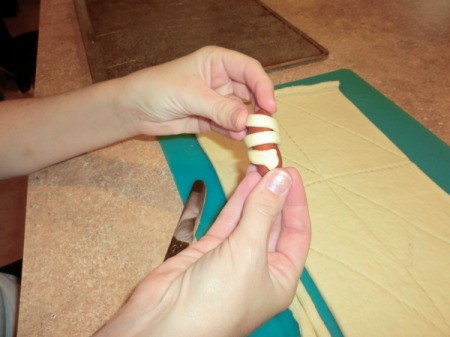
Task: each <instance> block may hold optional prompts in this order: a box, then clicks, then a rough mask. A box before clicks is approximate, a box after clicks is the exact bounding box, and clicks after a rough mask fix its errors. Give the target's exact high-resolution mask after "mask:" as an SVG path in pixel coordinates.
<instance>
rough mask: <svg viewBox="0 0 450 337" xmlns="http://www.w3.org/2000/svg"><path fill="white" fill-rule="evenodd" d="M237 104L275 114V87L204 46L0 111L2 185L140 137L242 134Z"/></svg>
mask: <svg viewBox="0 0 450 337" xmlns="http://www.w3.org/2000/svg"><path fill="white" fill-rule="evenodd" d="M242 100H246V101H250V102H252V103H253V104H254V105H255V106H257V107H263V108H264V109H266V110H268V111H272V112H275V110H276V106H275V98H274V93H273V85H272V82H271V81H270V79H269V77H268V76H267V74H266V73H265V72H264V71H263V69H262V67H261V65H260V64H259V63H258V62H257V61H256V60H254V59H252V58H249V57H247V56H245V55H243V54H240V53H237V52H233V51H229V50H225V49H222V48H217V47H205V48H203V49H200V50H199V51H197V52H194V53H193V54H190V55H187V56H185V57H183V58H180V59H177V60H175V61H173V62H169V63H166V64H163V65H160V66H156V67H152V68H147V69H144V70H141V71H138V72H136V73H133V74H131V75H129V76H126V77H122V78H119V79H115V80H111V81H107V82H103V83H99V84H95V85H92V86H89V87H86V88H82V89H79V90H76V91H72V92H68V93H65V94H62V95H56V96H51V97H43V98H34V99H23V100H16V101H6V102H2V103H1V104H0V158H2V160H1V161H0V179H1V178H8V177H12V176H17V175H23V174H29V173H31V172H33V171H36V170H39V169H41V168H44V167H47V166H49V165H52V164H55V163H58V162H60V161H63V160H66V159H68V158H71V157H74V156H77V155H79V154H82V153H85V152H88V151H91V150H94V149H98V148H101V147H104V146H107V145H110V144H112V143H114V142H117V141H121V140H124V139H127V138H130V137H134V136H137V135H140V134H147V135H171V134H179V133H199V132H203V131H206V130H210V129H212V130H215V131H217V132H220V133H222V134H225V135H228V136H230V137H232V138H234V139H242V137H244V135H245V120H246V118H247V114H248V111H247V108H246V106H245V104H244V103H243V102H242Z"/></svg>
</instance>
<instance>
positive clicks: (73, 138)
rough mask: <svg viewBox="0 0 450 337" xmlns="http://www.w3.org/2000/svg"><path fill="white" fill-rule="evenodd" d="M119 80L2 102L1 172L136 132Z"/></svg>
mask: <svg viewBox="0 0 450 337" xmlns="http://www.w3.org/2000/svg"><path fill="white" fill-rule="evenodd" d="M118 85H119V82H118V81H109V82H104V83H100V84H96V85H93V86H90V87H86V88H83V89H79V90H76V91H72V92H69V93H66V94H61V95H57V96H51V97H44V98H37V99H24V100H19V101H6V102H2V103H1V104H0V159H1V160H0V178H7V177H11V176H17V175H22V174H28V173H31V172H33V171H35V170H38V169H41V168H43V167H46V166H49V165H52V164H55V163H58V162H60V161H63V160H66V159H68V158H71V157H74V156H77V155H79V154H82V153H85V152H88V151H91V150H94V149H97V148H100V147H103V146H106V145H109V144H112V143H114V142H116V141H119V140H122V139H125V138H129V137H132V136H134V135H135V131H134V130H135V128H134V127H133V125H132V124H133V123H132V120H131V116H130V115H128V114H127V113H125V112H124V111H121V110H120V107H118V106H117V103H116V98H117V96H118V91H119V89H120V88H118Z"/></svg>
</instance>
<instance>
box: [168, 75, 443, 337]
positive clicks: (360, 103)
mask: <svg viewBox="0 0 450 337" xmlns="http://www.w3.org/2000/svg"><path fill="white" fill-rule="evenodd" d="M326 81H339V82H340V90H341V92H342V93H343V94H344V95H345V96H346V97H347V98H348V99H349V100H350V101H352V102H353V104H354V105H355V106H357V107H358V109H359V110H360V111H362V112H363V113H364V114H365V115H366V117H367V118H368V119H369V120H370V121H372V123H373V124H375V125H376V126H377V127H378V128H379V129H380V130H381V131H382V132H383V133H384V134H385V135H386V136H387V137H389V138H390V139H391V141H392V142H393V143H394V144H395V145H396V146H397V147H398V148H400V150H402V151H403V153H405V155H407V156H408V157H409V159H410V160H411V161H412V162H414V163H415V164H416V165H417V166H418V167H419V168H420V169H421V170H422V171H423V172H424V173H425V174H427V175H428V176H429V177H430V178H431V179H432V180H433V181H434V182H435V183H437V184H438V185H440V186H441V187H442V189H444V190H445V191H446V192H447V193H450V174H449V172H450V147H449V146H448V145H447V144H445V143H444V142H443V141H442V140H440V139H439V138H438V137H436V136H435V135H434V134H432V133H431V132H430V131H429V130H427V129H426V128H425V127H423V126H422V125H421V124H420V123H418V122H417V121H416V120H415V119H413V118H412V117H411V116H409V115H408V114H407V113H406V112H405V111H403V110H402V109H401V108H400V107H398V106H397V105H395V104H394V103H393V102H392V101H390V100H389V99H387V98H386V97H385V96H383V95H382V94H381V93H380V92H378V91H377V90H376V89H375V88H373V87H372V86H371V85H370V84H368V83H367V82H366V81H364V80H363V79H362V78H361V77H359V76H358V75H357V74H355V73H354V72H352V71H350V70H346V69H341V70H337V71H334V72H330V73H326V74H322V75H318V76H315V77H311V78H307V79H303V80H299V81H295V82H290V83H285V84H282V85H279V86H277V87H276V89H280V88H284V87H288V86H297V85H308V84H316V83H320V82H326ZM159 141H160V144H161V147H162V149H163V152H164V154H165V156H166V159H167V162H168V164H169V166H170V169H171V171H172V174H173V176H174V180H175V183H176V185H177V188H178V191H179V193H180V196H181V199H182V200H183V203H184V202H185V201H186V198H187V195H188V193H189V191H190V188H191V186H192V184H193V182H194V181H195V180H197V179H202V180H203V181H205V183H206V186H207V198H206V202H205V208H204V211H203V216H202V219H201V222H200V225H199V230H198V233H197V236H198V237H201V236H203V235H204V234H205V233H206V231H207V230H208V228H209V226H210V225H211V224H212V223H213V222H214V219H215V217H216V216H217V214H218V213H219V211H220V210H221V209H222V207H223V205H224V204H225V202H226V198H225V194H224V192H223V190H222V187H221V185H220V182H219V179H218V177H217V175H216V172H215V170H214V168H213V166H212V164H211V163H210V161H209V159H208V157H207V156H206V154H205V153H204V152H203V149H202V148H201V147H200V145H199V143H198V141H197V138H196V137H195V135H180V136H170V137H160V138H159ZM301 282H302V283H303V284H304V286H305V288H306V290H307V291H308V293H309V295H310V296H311V298H312V299H313V301H314V304H315V305H316V307H317V310H318V312H319V314H320V316H321V318H322V319H323V321H324V323H325V325H326V327H327V328H328V330H329V332H330V334H331V336H333V337H339V336H342V332H341V330H340V329H339V326H338V324H337V322H336V320H335V319H334V317H333V315H332V313H331V311H330V310H329V308H328V306H327V304H326V299H324V298H323V297H322V295H321V294H320V291H319V289H317V287H316V286H315V284H314V282H313V280H312V279H311V277H310V275H309V274H308V271H307V270H304V272H303V274H302V276H301ZM251 336H252V337H294V336H299V332H298V325H297V323H296V321H295V320H294V318H293V316H292V314H291V313H290V312H289V310H286V311H284V312H282V313H281V314H279V315H277V316H275V317H274V318H272V319H271V320H270V321H268V322H266V323H265V324H264V325H262V326H261V327H260V328H258V329H257V330H256V331H255V332H254V333H253V334H252V335H251Z"/></svg>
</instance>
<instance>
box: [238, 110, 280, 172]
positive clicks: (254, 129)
mask: <svg viewBox="0 0 450 337" xmlns="http://www.w3.org/2000/svg"><path fill="white" fill-rule="evenodd" d="M255 114H256V115H263V116H268V117H269V118H266V117H262V118H259V117H256V116H255V117H252V115H255ZM255 114H252V115H250V116H249V118H248V120H247V136H246V137H245V143H246V145H247V147H248V148H249V159H250V161H251V162H252V163H253V164H255V165H256V169H257V171H258V172H259V174H260V175H261V176H264V175H265V174H266V173H267V172H269V171H270V170H271V169H273V168H275V167H282V164H283V163H282V157H281V153H280V149H279V148H278V144H279V142H280V140H279V135H278V126H277V124H276V121H275V119H274V118H273V117H272V115H271V114H270V113H269V112H267V111H265V110H259V111H257V112H256V113H255ZM260 119H261V120H260ZM255 134H259V135H258V136H251V135H255ZM269 150H272V151H269ZM273 150H274V151H273ZM256 151H259V152H261V153H259V152H256ZM263 152H264V154H263ZM275 155H276V158H277V159H278V160H276V159H275ZM253 157H257V158H259V159H258V160H256V162H255V161H254V160H253V159H254V158H253ZM263 157H270V158H271V159H270V160H267V161H266V160H263ZM269 162H270V163H269Z"/></svg>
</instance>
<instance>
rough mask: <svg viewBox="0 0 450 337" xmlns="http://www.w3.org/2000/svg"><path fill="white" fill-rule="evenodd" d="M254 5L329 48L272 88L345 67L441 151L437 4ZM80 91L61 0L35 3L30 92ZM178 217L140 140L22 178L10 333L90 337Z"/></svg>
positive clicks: (80, 70) (443, 107)
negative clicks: (19, 267) (21, 239)
mask: <svg viewBox="0 0 450 337" xmlns="http://www.w3.org/2000/svg"><path fill="white" fill-rule="evenodd" d="M265 2H266V3H267V4H269V5H270V6H271V7H272V8H273V9H274V10H275V11H277V12H278V13H279V14H281V15H282V16H284V17H285V18H287V19H288V20H289V21H291V22H292V23H293V24H294V25H296V26H298V27H299V28H300V29H302V30H303V31H305V32H306V33H307V34H309V35H311V36H312V37H313V38H314V39H316V40H318V41H319V42H320V43H321V44H323V45H324V46H325V47H326V48H327V49H329V51H330V56H329V58H328V59H327V60H325V61H322V62H319V63H313V64H310V65H306V66H301V67H296V68H291V69H286V70H284V71H279V72H274V73H272V74H271V76H272V78H273V80H274V83H275V84H278V83H283V82H287V81H292V80H296V79H300V78H304V77H309V76H313V75H317V74H320V73H324V72H328V71H332V70H336V69H340V68H349V69H352V70H354V71H356V72H357V73H358V74H360V75H361V76H362V77H363V78H365V79H366V80H367V81H368V82H369V83H371V84H372V85H374V86H375V87H376V88H377V89H378V90H380V91H381V92H383V93H384V94H385V95H386V96H388V97H389V98H391V99H392V100H393V101H394V102H396V103H397V104H398V105H400V106H401V107H402V108H403V109H405V110H406V111H408V112H409V113H410V114H411V115H412V116H413V117H415V118H416V119H418V120H419V121H420V122H421V123H422V124H424V125H425V126H426V127H428V128H429V129H430V130H431V131H433V132H434V133H435V134H437V135H438V136H440V137H441V138H442V139H444V141H446V142H447V143H450V135H449V131H448V113H449V111H450V95H448V88H449V87H450V84H449V77H448V73H449V70H450V69H449V67H450V65H449V64H448V61H446V59H447V58H446V55H447V53H448V51H449V42H448V41H447V40H448V36H449V35H450V25H449V24H448V22H450V20H449V17H450V7H449V5H448V3H447V2H446V1H445V0H433V1H429V0H423V1H419V2H418V3H417V2H416V3H414V5H411V4H410V2H408V1H400V2H396V3H395V4H393V3H391V2H390V1H388V0H383V1H381V2H377V4H367V3H363V2H361V4H355V3H351V4H350V3H346V4H345V6H344V4H342V3H341V4H332V3H331V4H330V3H329V2H326V1H314V2H308V1H307V2H302V3H298V4H294V3H284V2H283V4H280V3H279V2H278V1H275V0H266V1H265ZM352 6H353V7H352ZM355 6H356V7H355ZM90 83H91V78H90V74H89V68H88V64H87V59H86V55H85V52H84V48H83V44H82V40H81V36H80V31H79V27H78V22H77V18H76V15H75V11H74V7H73V2H72V0H59V1H55V0H41V14H40V33H39V50H38V64H37V80H36V95H38V96H43V95H51V94H55V93H58V92H64V91H67V90H71V89H75V88H78V87H82V86H86V85H89V84H90ZM180 211H181V201H180V199H179V197H178V192H177V190H176V187H175V185H174V182H173V179H172V176H171V173H170V170H169V168H168V166H167V164H166V162H165V159H164V156H163V154H162V152H161V149H160V147H159V144H158V142H156V141H155V140H154V139H152V138H150V137H141V138H138V139H133V140H130V141H127V142H123V143H120V144H116V145H113V146H111V147H108V148H105V149H102V150H99V151H95V152H93V153H89V154H85V155H82V156H79V157H77V158H74V159H72V160H69V161H67V162H64V163H61V164H59V165H55V166H53V167H50V168H48V169H45V170H42V171H40V172H37V173H35V174H33V175H31V176H30V177H29V184H28V203H27V214H26V228H25V247H24V270H23V280H22V293H21V301H20V314H19V332H18V335H19V336H30V335H33V336H46V337H48V336H61V335H75V336H89V335H91V334H92V333H93V332H95V331H96V330H97V329H98V328H99V327H100V326H101V325H102V324H103V323H104V322H105V321H106V320H107V319H108V318H109V317H110V316H111V315H112V314H113V313H114V312H115V311H116V310H117V308H118V307H119V306H120V305H121V303H123V301H124V300H125V299H126V297H127V296H128V295H129V294H130V292H131V290H132V289H133V288H134V286H135V285H136V284H137V282H139V280H140V279H142V278H143V277H144V276H145V275H146V274H147V273H148V272H149V271H150V270H152V269H153V268H154V267H155V266H157V265H158V264H159V263H160V262H161V261H162V259H163V256H164V253H165V249H166V248H167V244H168V242H169V238H170V236H171V234H172V230H173V226H174V225H175V223H176V221H177V219H178V215H179V213H180Z"/></svg>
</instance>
